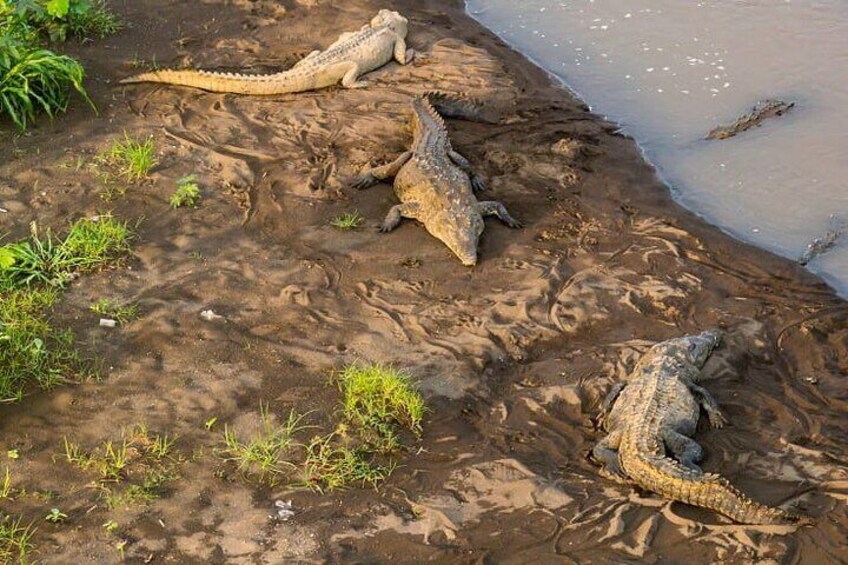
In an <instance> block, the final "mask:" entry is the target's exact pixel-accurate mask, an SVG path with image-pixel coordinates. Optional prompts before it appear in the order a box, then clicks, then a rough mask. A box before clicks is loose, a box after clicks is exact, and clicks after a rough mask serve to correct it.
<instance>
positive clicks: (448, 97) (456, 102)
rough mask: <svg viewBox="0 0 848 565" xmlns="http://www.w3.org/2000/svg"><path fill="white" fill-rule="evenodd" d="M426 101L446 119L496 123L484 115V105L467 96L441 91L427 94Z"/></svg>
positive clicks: (424, 95)
mask: <svg viewBox="0 0 848 565" xmlns="http://www.w3.org/2000/svg"><path fill="white" fill-rule="evenodd" d="M422 98H424V99H426V100H427V101H428V102H429V103H430V104H431V105H432V106H433V108H435V110H436V111H437V112H438V113H439V114H441V115H442V116H444V117H446V118H459V119H462V120H469V121H472V122H484V123H496V122H495V121H494V120H492V119H491V118H488V117H486V116H485V115H484V114H483V104H482V103H481V102H480V101H479V100H477V99H474V98H470V97H468V96H466V95H465V94H450V93H447V92H442V91H440V90H431V91H428V92H425V93H424V94H423V95H422Z"/></svg>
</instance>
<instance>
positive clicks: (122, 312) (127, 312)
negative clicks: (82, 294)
mask: <svg viewBox="0 0 848 565" xmlns="http://www.w3.org/2000/svg"><path fill="white" fill-rule="evenodd" d="M89 310H91V311H92V312H94V313H95V314H97V315H98V316H101V317H103V318H110V319H112V320H116V321H117V322H118V323H119V324H122V325H123V324H126V323H127V322H131V321H133V320H135V319H136V318H138V316H139V312H138V306H137V305H135V304H124V305H123V306H122V305H119V304H115V303H114V302H112V301H111V300H109V299H108V298H101V299H100V300H98V301H97V302H95V303H93V304H92V305H91V306H89Z"/></svg>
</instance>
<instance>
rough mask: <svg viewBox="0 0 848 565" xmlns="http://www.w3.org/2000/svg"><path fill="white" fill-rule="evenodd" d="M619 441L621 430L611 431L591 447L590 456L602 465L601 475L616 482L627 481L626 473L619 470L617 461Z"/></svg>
mask: <svg viewBox="0 0 848 565" xmlns="http://www.w3.org/2000/svg"><path fill="white" fill-rule="evenodd" d="M620 443H621V432H620V431H618V430H616V431H613V432H611V433H610V434H609V435H608V436H607V437H605V438H604V439H602V440H601V441H599V442H598V443H597V444H596V445H595V447H594V448H592V457H593V458H594V459H595V461H597V462H598V463H601V464H602V465H603V467H601V475H603V476H604V477H606V478H608V479H610V480H612V481H615V482H618V483H629V482H630V481H628V479H627V475H625V474H624V471H622V470H621V465H620V464H619V462H618V451H617V449H618V445H619V444H620Z"/></svg>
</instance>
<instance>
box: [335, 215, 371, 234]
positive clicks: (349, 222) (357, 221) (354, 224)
mask: <svg viewBox="0 0 848 565" xmlns="http://www.w3.org/2000/svg"><path fill="white" fill-rule="evenodd" d="M364 221H365V218H363V217H362V216H361V215H360V214H359V212H357V211H353V212H346V213H344V214H340V215H338V216H336V217H335V218H333V219H332V220H330V225H331V226H333V227H334V228H337V229H340V230H353V229H356V228H358V227H359V226H361V225H362V222H364Z"/></svg>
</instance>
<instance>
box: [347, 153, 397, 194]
mask: <svg viewBox="0 0 848 565" xmlns="http://www.w3.org/2000/svg"><path fill="white" fill-rule="evenodd" d="M410 157H412V151H407V152H405V153H402V154H401V155H400V157H398V158H397V159H395V160H394V161H392V162H391V163H388V164H386V165H381V166H379V167H374V168H373V169H371V170H370V171H368V172H366V173H362V174H361V175H356V176H355V177H351V178H350V179H348V180H347V181H346V182H345V184H347V185H349V186H351V187H353V188H358V189H359V190H362V189H365V188H369V187H372V186H374V185H375V184H377V183H378V182H380V181H381V180H386V179H390V178H394V177H395V176H397V174H398V172H399V171H400V169H401V167H403V166H404V165H406V162H407V161H409V159H410Z"/></svg>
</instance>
